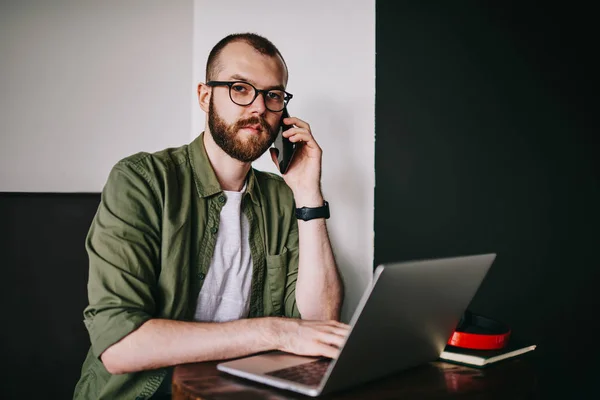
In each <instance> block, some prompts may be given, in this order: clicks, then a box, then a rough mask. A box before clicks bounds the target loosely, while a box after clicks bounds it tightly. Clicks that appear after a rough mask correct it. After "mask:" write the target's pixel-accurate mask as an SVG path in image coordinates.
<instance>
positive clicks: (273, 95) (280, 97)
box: [267, 92, 283, 101]
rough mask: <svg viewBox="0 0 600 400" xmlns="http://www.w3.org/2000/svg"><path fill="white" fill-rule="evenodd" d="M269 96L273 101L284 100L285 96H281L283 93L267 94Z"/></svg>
mask: <svg viewBox="0 0 600 400" xmlns="http://www.w3.org/2000/svg"><path fill="white" fill-rule="evenodd" d="M267 95H268V96H269V99H271V100H277V101H280V100H281V99H283V96H282V95H281V93H278V92H269V93H267Z"/></svg>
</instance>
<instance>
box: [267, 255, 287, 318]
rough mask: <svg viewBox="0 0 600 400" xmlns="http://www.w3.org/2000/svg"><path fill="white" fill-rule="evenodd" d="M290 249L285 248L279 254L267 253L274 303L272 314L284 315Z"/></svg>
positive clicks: (269, 282) (272, 302) (269, 281)
mask: <svg viewBox="0 0 600 400" xmlns="http://www.w3.org/2000/svg"><path fill="white" fill-rule="evenodd" d="M287 265H288V250H287V248H285V247H284V248H283V249H282V250H281V253H279V254H277V255H267V286H268V288H269V292H270V294H271V304H272V305H273V313H272V315H278V316H281V315H283V302H284V295H285V282H286V278H287Z"/></svg>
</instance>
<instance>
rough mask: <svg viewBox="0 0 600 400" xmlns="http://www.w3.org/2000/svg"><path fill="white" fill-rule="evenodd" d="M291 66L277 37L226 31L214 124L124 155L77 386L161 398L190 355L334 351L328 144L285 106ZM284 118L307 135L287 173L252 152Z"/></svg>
mask: <svg viewBox="0 0 600 400" xmlns="http://www.w3.org/2000/svg"><path fill="white" fill-rule="evenodd" d="M287 80H288V70H287V66H286V63H285V61H284V59H283V57H282V56H281V54H280V52H279V51H278V50H277V48H276V47H275V46H274V45H273V44H272V43H271V42H270V41H269V40H267V39H266V38H264V37H261V36H259V35H256V34H250V33H244V34H234V35H229V36H227V37H225V38H224V39H222V40H221V41H220V42H219V43H217V44H216V45H215V47H214V48H213V49H212V51H211V52H210V54H209V57H208V61H207V67H206V83H201V84H199V85H198V100H199V105H200V108H201V109H202V110H203V111H204V112H206V113H207V114H208V118H207V121H206V126H205V130H204V132H203V133H202V134H200V135H199V136H198V138H196V139H195V140H194V141H193V142H191V143H190V144H189V145H185V146H182V147H179V148H171V149H166V150H163V151H160V152H157V153H153V154H149V153H138V154H135V155H133V156H130V157H127V158H125V159H123V160H121V161H120V162H118V163H117V164H116V165H115V166H114V168H113V169H112V171H111V172H110V175H109V178H108V180H107V182H106V185H105V187H104V189H103V191H102V197H101V202H100V205H99V207H98V211H97V213H96V216H95V217H94V220H93V222H92V225H91V227H90V230H89V233H88V236H87V239H86V250H87V252H88V256H89V281H88V298H89V305H88V306H87V307H86V308H85V310H84V322H85V325H86V328H87V329H88V332H89V335H90V341H91V347H90V350H89V352H88V355H87V357H86V360H85V362H84V364H83V367H82V373H81V378H80V380H79V382H78V383H77V386H76V388H75V393H74V398H76V399H117V398H123V399H134V398H135V399H148V398H159V397H161V396H164V395H166V394H168V393H169V389H170V372H171V368H172V367H173V366H175V365H177V364H183V363H191V362H199V361H207V360H217V359H227V358H235V357H240V356H245V355H249V354H252V353H258V352H263V351H268V350H281V351H286V352H290V353H295V354H300V355H311V356H324V357H329V358H336V357H337V355H338V354H339V348H340V347H341V346H342V344H343V342H344V341H345V338H346V336H347V334H348V331H349V327H348V326H347V325H346V324H343V323H340V322H339V316H340V307H341V304H342V300H343V288H342V284H341V280H340V275H339V271H338V269H337V266H336V263H335V259H334V256H333V252H332V249H331V244H330V241H329V237H328V233H327V228H326V223H325V219H326V218H328V216H329V209H328V204H327V202H325V201H324V199H323V195H322V192H321V184H320V179H321V159H322V150H321V148H320V147H319V145H318V144H317V142H316V141H315V139H314V137H313V135H312V132H311V128H310V126H309V124H308V123H306V122H305V121H303V120H301V119H299V118H296V117H289V118H282V114H283V110H284V109H285V107H286V106H287V103H288V102H289V101H290V99H291V98H292V95H291V94H290V93H288V92H286V91H285V89H286V85H287ZM282 123H285V124H286V125H292V126H293V127H292V128H290V129H289V130H286V131H285V132H284V133H283V135H284V136H285V137H287V138H288V139H289V140H290V141H291V142H293V143H296V144H297V150H296V153H295V155H294V159H293V161H292V163H291V165H290V166H289V168H288V170H287V172H286V173H285V174H284V175H283V178H282V177H280V176H278V175H275V174H270V173H266V172H261V171H257V170H254V169H253V168H252V166H251V163H252V162H253V161H254V160H256V159H257V158H258V157H260V156H261V155H262V154H263V153H264V152H265V151H267V150H269V149H270V147H271V145H272V144H273V142H274V140H275V138H276V136H277V134H278V133H279V127H280V125H281V124H282ZM271 155H272V158H273V161H274V162H275V163H276V164H277V162H276V161H277V158H276V155H275V154H274V153H273V151H272V149H271ZM300 208H304V210H303V212H299V209H300Z"/></svg>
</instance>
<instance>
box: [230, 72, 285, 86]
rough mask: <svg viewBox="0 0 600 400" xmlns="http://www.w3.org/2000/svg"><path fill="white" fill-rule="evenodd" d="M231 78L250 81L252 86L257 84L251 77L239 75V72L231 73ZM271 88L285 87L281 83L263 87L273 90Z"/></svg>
mask: <svg viewBox="0 0 600 400" xmlns="http://www.w3.org/2000/svg"><path fill="white" fill-rule="evenodd" d="M231 79H235V80H240V81H245V82H248V83H251V84H252V85H254V86H257V85H256V82H254V81H253V80H252V79H248V78H246V77H245V76H243V75H240V74H234V75H232V76H231ZM273 89H277V90H285V88H284V87H283V85H275V86H270V87H267V88H265V89H264V90H273Z"/></svg>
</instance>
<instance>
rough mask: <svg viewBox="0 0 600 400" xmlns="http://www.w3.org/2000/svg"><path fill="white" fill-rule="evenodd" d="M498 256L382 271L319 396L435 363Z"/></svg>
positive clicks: (391, 266) (442, 260)
mask: <svg viewBox="0 0 600 400" xmlns="http://www.w3.org/2000/svg"><path fill="white" fill-rule="evenodd" d="M495 258H496V254H493V253H490V254H482V255H473V256H463V257H452V258H440V259H431V260H419V261H410V262H398V263H389V264H384V265H380V266H378V267H377V269H376V270H375V275H374V278H373V284H372V285H371V286H370V288H369V289H367V290H366V291H365V293H364V294H363V296H362V298H361V301H360V303H359V304H358V306H357V308H356V310H355V312H354V314H353V317H352V320H351V322H350V325H351V326H352V329H351V332H350V334H349V336H348V339H347V340H346V343H345V344H344V347H343V348H342V351H341V352H340V356H339V358H338V359H337V360H335V361H333V362H332V364H331V365H330V367H329V369H328V372H327V375H326V376H325V379H323V381H322V384H321V390H320V392H322V393H325V392H330V391H334V390H337V389H340V388H344V387H348V386H350V385H349V382H351V383H352V386H354V385H355V384H359V383H363V382H367V381H370V380H373V379H377V378H379V377H382V376H385V375H389V374H392V373H394V372H396V371H399V370H402V369H406V368H410V367H413V366H416V365H419V364H423V363H426V362H429V361H433V360H436V359H437V358H438V357H439V355H440V354H441V352H442V350H443V349H444V347H445V345H446V342H447V341H448V338H449V337H450V335H451V334H452V332H453V331H454V329H455V328H456V325H457V324H458V322H459V320H460V318H461V316H462V314H463V313H464V311H465V310H466V309H467V307H468V305H469V303H470V302H471V299H472V298H473V296H474V295H475V293H476V292H477V289H478V288H479V286H480V285H481V282H482V281H483V279H484V278H485V276H486V274H487V272H488V270H489V268H490V266H491V265H492V263H493V262H494V259H495Z"/></svg>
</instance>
